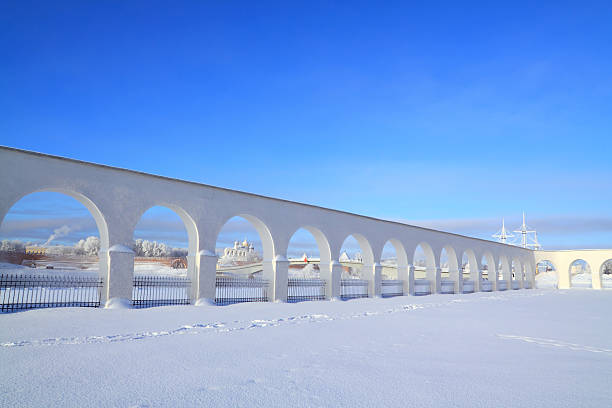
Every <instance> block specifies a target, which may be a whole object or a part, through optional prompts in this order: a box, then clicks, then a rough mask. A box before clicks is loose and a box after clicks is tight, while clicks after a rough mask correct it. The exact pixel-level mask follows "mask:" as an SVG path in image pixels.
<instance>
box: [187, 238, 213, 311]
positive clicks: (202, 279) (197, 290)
mask: <svg viewBox="0 0 612 408" xmlns="http://www.w3.org/2000/svg"><path fill="white" fill-rule="evenodd" d="M198 258H199V259H198V260H197V261H198V262H196V264H197V266H196V268H195V274H196V276H195V277H194V278H193V279H192V280H191V287H192V291H191V292H192V302H194V303H195V304H198V305H199V304H209V303H214V301H215V293H216V278H217V255H216V254H215V253H214V252H212V251H209V250H207V249H203V250H201V251H200V252H199V253H198Z"/></svg>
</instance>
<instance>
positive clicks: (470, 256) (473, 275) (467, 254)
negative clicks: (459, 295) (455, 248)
mask: <svg viewBox="0 0 612 408" xmlns="http://www.w3.org/2000/svg"><path fill="white" fill-rule="evenodd" d="M464 260H465V261H466V262H464ZM460 269H461V271H460V273H462V274H463V279H464V280H465V279H466V276H467V280H469V284H468V287H467V288H464V292H465V291H466V289H467V291H470V286H471V291H473V292H478V291H480V280H481V277H482V273H481V271H480V268H479V266H478V260H477V259H476V254H475V253H474V251H473V250H472V249H466V250H465V251H463V254H462V255H461V268H460ZM466 269H469V273H467V274H466V273H465V272H466ZM464 285H465V282H464Z"/></svg>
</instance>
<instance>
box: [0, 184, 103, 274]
mask: <svg viewBox="0 0 612 408" xmlns="http://www.w3.org/2000/svg"><path fill="white" fill-rule="evenodd" d="M41 192H52V193H60V194H64V195H66V196H68V197H71V198H73V199H75V200H77V201H78V202H79V203H81V204H83V205H84V206H85V208H87V210H88V211H89V213H90V214H91V216H92V217H93V219H94V221H95V222H96V226H97V227H98V233H99V234H100V253H102V252H104V251H106V250H107V249H108V246H109V233H108V225H107V223H106V219H105V217H104V215H103V214H102V211H100V209H99V208H98V206H97V205H96V204H95V203H94V202H93V201H92V200H91V199H90V198H89V197H87V196H86V195H85V194H83V193H80V192H77V191H74V190H69V189H66V188H56V187H47V188H41V189H37V190H34V191H30V192H28V193H24V194H21V195H20V196H19V197H17V198H16V199H15V200H14V201H13V202H12V203H11V204H10V206H8V208H7V211H6V213H4V214H0V215H1V218H0V225H1V224H2V222H3V221H4V218H5V217H6V214H8V212H9V211H10V209H11V208H13V207H14V206H15V204H17V203H18V202H19V201H20V200H21V199H23V198H24V197H27V196H29V195H31V194H34V193H41ZM101 272H102V271H101Z"/></svg>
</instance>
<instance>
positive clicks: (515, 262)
mask: <svg viewBox="0 0 612 408" xmlns="http://www.w3.org/2000/svg"><path fill="white" fill-rule="evenodd" d="M510 276H511V278H512V289H520V288H521V287H522V282H523V264H522V263H521V261H520V260H519V259H518V258H512V261H511V263H510Z"/></svg>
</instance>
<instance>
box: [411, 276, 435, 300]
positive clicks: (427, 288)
mask: <svg viewBox="0 0 612 408" xmlns="http://www.w3.org/2000/svg"><path fill="white" fill-rule="evenodd" d="M414 294H415V295H416V296H423V295H431V282H429V280H428V279H415V280H414Z"/></svg>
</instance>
